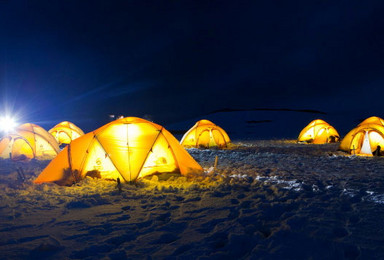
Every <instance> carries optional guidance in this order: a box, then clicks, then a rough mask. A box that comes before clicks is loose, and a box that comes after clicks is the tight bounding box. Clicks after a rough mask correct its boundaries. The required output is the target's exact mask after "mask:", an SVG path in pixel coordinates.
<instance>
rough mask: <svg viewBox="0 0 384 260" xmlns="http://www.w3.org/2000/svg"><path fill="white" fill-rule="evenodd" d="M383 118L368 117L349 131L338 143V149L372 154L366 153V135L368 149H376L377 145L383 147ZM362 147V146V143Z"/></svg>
mask: <svg viewBox="0 0 384 260" xmlns="http://www.w3.org/2000/svg"><path fill="white" fill-rule="evenodd" d="M383 123H384V120H383V119H381V118H380V117H369V118H367V119H365V120H364V121H362V122H361V123H360V124H359V125H358V126H356V127H355V128H354V129H352V130H351V131H349V132H348V133H347V134H346V135H345V137H344V138H343V140H342V141H341V143H340V147H339V150H341V151H345V152H348V153H351V154H356V155H372V153H368V152H365V151H368V147H367V145H368V142H367V141H365V142H364V140H366V139H365V138H366V137H368V140H369V145H370V150H371V151H372V152H374V151H376V149H377V148H378V146H380V147H381V148H384V124H383ZM364 144H365V146H364V149H362V148H363V145H364Z"/></svg>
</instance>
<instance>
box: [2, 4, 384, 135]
mask: <svg viewBox="0 0 384 260" xmlns="http://www.w3.org/2000/svg"><path fill="white" fill-rule="evenodd" d="M383 11H384V2H383V1H19V0H12V1H11V0H0V35H1V37H0V86H1V89H2V105H3V107H2V108H3V109H5V107H8V109H14V111H15V112H18V113H19V114H20V115H22V116H23V119H22V120H24V121H31V122H35V123H39V124H42V125H47V126H48V127H50V126H53V125H54V124H56V123H58V122H60V121H62V120H69V121H73V122H74V123H77V124H78V125H79V126H82V127H83V128H86V130H93V129H91V128H94V127H98V126H100V125H101V124H102V123H103V122H106V121H107V120H108V114H123V115H125V116H139V117H150V118H151V119H152V120H154V121H155V122H158V123H160V124H167V123H170V122H175V121H179V120H183V119H185V118H191V117H196V116H199V115H204V114H207V113H209V112H211V111H214V110H219V109H222V108H241V109H247V108H257V107H265V108H291V109H315V110H321V111H324V112H326V113H336V114H337V113H339V114H343V113H345V114H346V115H350V114H353V113H355V112H357V111H360V113H363V114H364V115H365V114H366V115H367V116H370V115H377V116H383V114H382V109H383V106H382V104H381V100H382V96H383V94H384V88H383V83H384V62H383V61H384V33H383V32H384V16H383ZM255 120H257V119H255ZM87 128H88V129H87Z"/></svg>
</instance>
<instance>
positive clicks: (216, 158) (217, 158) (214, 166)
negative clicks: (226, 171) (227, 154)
mask: <svg viewBox="0 0 384 260" xmlns="http://www.w3.org/2000/svg"><path fill="white" fill-rule="evenodd" d="M218 160H219V157H218V156H217V155H216V157H215V164H214V165H213V169H214V171H216V168H217V163H218Z"/></svg>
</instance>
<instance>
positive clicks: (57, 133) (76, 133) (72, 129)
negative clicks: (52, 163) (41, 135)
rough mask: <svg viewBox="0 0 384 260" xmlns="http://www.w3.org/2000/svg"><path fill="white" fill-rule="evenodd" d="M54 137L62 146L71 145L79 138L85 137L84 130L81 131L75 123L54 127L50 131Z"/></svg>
mask: <svg viewBox="0 0 384 260" xmlns="http://www.w3.org/2000/svg"><path fill="white" fill-rule="evenodd" d="M48 132H49V133H50V134H51V135H52V136H53V137H55V139H56V141H57V142H58V143H59V145H61V144H69V143H70V142H72V140H75V139H76V138H79V137H80V136H82V135H84V132H83V130H81V129H80V128H79V127H78V126H76V125H75V124H74V123H71V122H68V121H63V122H61V123H59V124H57V125H55V126H54V127H52V128H51V129H50V130H49V131H48Z"/></svg>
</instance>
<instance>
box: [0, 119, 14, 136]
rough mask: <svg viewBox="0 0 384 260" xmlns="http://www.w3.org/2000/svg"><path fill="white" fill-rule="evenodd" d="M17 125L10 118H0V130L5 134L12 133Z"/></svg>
mask: <svg viewBox="0 0 384 260" xmlns="http://www.w3.org/2000/svg"><path fill="white" fill-rule="evenodd" d="M17 125H18V123H17V122H16V120H15V119H14V118H12V117H10V116H5V117H1V118H0V130H1V131H3V132H5V133H9V132H12V131H13V130H14V129H15V128H16V126H17Z"/></svg>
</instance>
